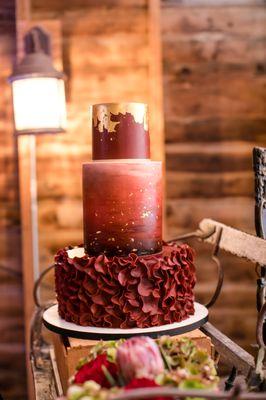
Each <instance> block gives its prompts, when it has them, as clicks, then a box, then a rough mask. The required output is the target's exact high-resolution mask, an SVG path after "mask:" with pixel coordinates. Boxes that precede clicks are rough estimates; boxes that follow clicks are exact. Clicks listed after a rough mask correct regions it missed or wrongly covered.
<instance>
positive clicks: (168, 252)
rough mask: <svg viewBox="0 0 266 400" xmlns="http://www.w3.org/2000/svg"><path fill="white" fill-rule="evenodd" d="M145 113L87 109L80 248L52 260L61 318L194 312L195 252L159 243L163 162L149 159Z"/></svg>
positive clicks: (125, 321)
mask: <svg viewBox="0 0 266 400" xmlns="http://www.w3.org/2000/svg"><path fill="white" fill-rule="evenodd" d="M147 116H148V114H147V106H146V105H145V104H141V103H122V104H120V103H119V104H99V105H94V106H93V107H92V159H93V161H91V162H88V163H86V164H84V165H83V210H84V214H83V216H84V217H83V222H84V248H83V247H78V248H70V247H69V248H65V249H63V250H60V251H59V252H58V253H57V255H56V257H55V263H56V268H55V279H56V293H57V300H58V311H59V315H60V316H61V317H62V318H63V319H65V320H66V321H70V322H74V323H76V324H79V325H84V326H97V327H112V328H117V327H120V328H131V327H132V328H133V327H139V328H145V327H152V326H159V325H164V324H169V323H172V322H178V321H181V320H183V319H185V318H188V317H189V316H190V315H192V314H193V313H194V294H193V288H194V285H195V267H194V261H193V256H194V255H193V250H192V249H191V248H190V247H189V246H188V245H186V244H182V245H179V246H177V245H166V244H164V243H163V241H162V164H161V162H158V161H151V160H150V158H149V157H150V139H149V132H148V118H147Z"/></svg>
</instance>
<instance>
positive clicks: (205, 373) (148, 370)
mask: <svg viewBox="0 0 266 400" xmlns="http://www.w3.org/2000/svg"><path fill="white" fill-rule="evenodd" d="M217 384H218V377H217V373H216V369H215V365H214V361H213V360H212V359H211V357H210V356H209V355H208V354H207V352H206V351H205V350H202V349H199V348H198V347H197V346H196V345H195V344H194V343H193V342H192V341H191V340H189V339H187V338H180V339H175V338H171V337H169V336H162V337H161V338H159V339H156V340H153V339H151V338H149V337H144V336H142V337H133V338H130V339H128V340H124V339H121V340H119V341H109V342H99V343H98V344H97V345H96V346H94V347H93V348H92V349H91V351H90V354H89V356H88V357H87V358H86V359H82V360H81V361H80V363H79V365H78V366H77V370H76V373H75V375H74V376H73V377H72V379H71V385H70V387H69V389H68V391H67V400H88V399H90V400H106V399H112V397H115V395H117V394H121V393H123V391H127V390H132V389H137V388H144V387H146V388H147V387H150V388H152V387H158V386H172V387H177V388H181V389H194V388H195V389H216V388H217ZM154 400H170V399H169V398H168V397H156V399H154Z"/></svg>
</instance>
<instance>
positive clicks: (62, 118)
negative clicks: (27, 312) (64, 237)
mask: <svg viewBox="0 0 266 400" xmlns="http://www.w3.org/2000/svg"><path fill="white" fill-rule="evenodd" d="M24 48H25V56H24V58H23V59H22V61H21V62H20V63H19V64H18V65H17V66H15V68H14V69H13V73H12V75H11V76H10V77H9V78H8V81H9V82H10V83H11V86H12V97H13V115H14V128H15V135H16V136H18V153H19V179H20V206H21V217H22V218H21V220H22V247H23V252H22V253H23V270H24V272H25V274H29V276H30V278H31V280H32V279H34V280H36V279H37V278H38V277H39V274H40V270H39V243H38V201H37V176H36V135H38V134H50V133H52V134H54V133H59V132H65V129H66V100H65V85H64V74H63V73H62V72H59V71H57V70H56V69H55V68H54V66H53V63H52V58H51V41H50V36H49V35H48V34H47V33H46V32H45V31H44V30H43V29H42V28H40V27H34V28H32V29H30V30H29V32H28V33H27V34H26V35H25V37H24ZM30 271H31V272H30ZM30 274H31V275H33V276H31V275H30ZM24 289H25V288H24ZM31 290H32V287H30V284H29V291H31ZM25 307H26V308H27V306H25Z"/></svg>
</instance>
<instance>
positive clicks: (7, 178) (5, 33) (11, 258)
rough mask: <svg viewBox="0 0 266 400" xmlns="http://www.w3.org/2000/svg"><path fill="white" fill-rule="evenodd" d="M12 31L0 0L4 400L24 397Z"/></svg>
mask: <svg viewBox="0 0 266 400" xmlns="http://www.w3.org/2000/svg"><path fill="white" fill-rule="evenodd" d="M15 30H16V25H15V1H14V0H5V1H0V60H1V61H0V65H1V66H0V393H1V394H3V395H5V397H4V398H5V399H18V400H24V399H25V398H26V390H25V388H26V386H25V362H24V361H25V359H24V329H23V290H22V277H21V254H20V246H21V242H20V222H19V201H18V175H17V154H16V142H15V139H14V137H13V121H12V103H11V89H10V86H9V84H8V83H7V77H8V76H9V75H10V72H11V70H12V65H13V62H14V59H15V54H16V35H15ZM14 371H16V374H15V375H14Z"/></svg>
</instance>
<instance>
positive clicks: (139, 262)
mask: <svg viewBox="0 0 266 400" xmlns="http://www.w3.org/2000/svg"><path fill="white" fill-rule="evenodd" d="M68 249H69V248H66V249H63V250H59V251H58V253H57V255H56V257H55V263H56V268H55V284H56V294H57V300H58V310H59V315H60V316H61V317H62V318H63V319H65V320H66V321H70V322H74V323H76V324H79V325H83V326H88V325H90V326H97V327H113V328H131V327H132V328H133V327H139V328H147V327H151V326H158V325H164V324H168V323H172V322H178V321H182V320H183V319H186V318H188V317H189V316H190V315H192V314H194V294H193V288H194V286H195V282H196V278H195V266H194V251H193V250H192V249H191V248H190V247H189V246H188V245H187V244H182V245H179V246H176V245H171V246H164V248H163V251H162V252H161V253H157V254H152V255H148V256H137V255H136V254H133V253H132V254H130V255H129V256H127V257H109V258H108V257H106V256H105V255H99V256H98V257H90V256H88V255H85V256H83V257H81V258H78V257H75V258H73V259H72V258H69V257H68V254H67V250H68Z"/></svg>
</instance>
